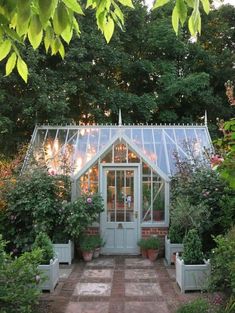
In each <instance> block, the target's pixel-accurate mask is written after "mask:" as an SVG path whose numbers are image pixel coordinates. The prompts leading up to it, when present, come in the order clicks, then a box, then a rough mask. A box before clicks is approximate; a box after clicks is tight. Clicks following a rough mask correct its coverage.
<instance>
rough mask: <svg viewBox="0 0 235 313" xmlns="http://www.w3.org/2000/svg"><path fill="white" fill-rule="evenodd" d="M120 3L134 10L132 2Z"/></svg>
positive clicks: (121, 1) (125, 0)
mask: <svg viewBox="0 0 235 313" xmlns="http://www.w3.org/2000/svg"><path fill="white" fill-rule="evenodd" d="M118 1H119V2H120V3H121V4H122V5H124V6H126V7H129V8H133V9H134V6H133V3H132V0H118Z"/></svg>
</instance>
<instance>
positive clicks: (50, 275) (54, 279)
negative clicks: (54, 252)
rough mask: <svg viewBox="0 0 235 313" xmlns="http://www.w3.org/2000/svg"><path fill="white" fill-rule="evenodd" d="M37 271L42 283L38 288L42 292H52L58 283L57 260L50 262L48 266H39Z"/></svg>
mask: <svg viewBox="0 0 235 313" xmlns="http://www.w3.org/2000/svg"><path fill="white" fill-rule="evenodd" d="M38 269H39V270H40V272H41V276H42V277H43V282H42V283H41V284H40V288H41V289H42V290H49V291H50V292H53V291H54V289H55V286H56V285H57V283H58V281H59V276H60V273H59V260H58V259H57V258H56V259H54V260H51V261H50V264H47V265H44V264H43V265H39V266H38Z"/></svg>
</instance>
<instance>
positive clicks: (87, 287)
mask: <svg viewBox="0 0 235 313" xmlns="http://www.w3.org/2000/svg"><path fill="white" fill-rule="evenodd" d="M66 271H69V268H68V267H67V269H64V272H65V278H63V277H62V278H61V279H60V282H59V285H58V286H57V287H56V289H55V291H54V293H53V294H46V293H44V294H43V296H42V301H43V302H44V301H45V302H46V303H47V304H48V306H49V308H50V310H49V312H50V313H174V312H175V310H176V308H177V307H178V306H179V304H181V303H183V302H186V301H189V300H191V299H192V298H195V297H196V296H198V293H196V294H195V293H193V294H185V295H182V294H181V293H180V290H179V288H178V287H177V286H176V283H175V281H174V277H173V275H172V274H173V269H169V268H166V267H165V265H164V262H163V259H160V260H157V261H156V262H153V263H152V262H150V261H149V260H147V259H142V258H139V257H124V256H122V257H120V256H118V257H101V258H99V259H96V260H94V261H92V262H89V263H84V262H82V261H81V262H79V263H75V264H74V265H73V266H72V271H71V270H70V272H71V273H70V275H69V276H68V275H67V276H68V277H67V278H66ZM68 273H69V272H68Z"/></svg>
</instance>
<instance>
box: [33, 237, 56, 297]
mask: <svg viewBox="0 0 235 313" xmlns="http://www.w3.org/2000/svg"><path fill="white" fill-rule="evenodd" d="M33 248H34V249H36V248H40V249H41V250H42V261H41V262H42V263H41V264H40V265H39V266H38V269H39V270H40V271H41V272H42V275H43V277H44V278H45V280H43V282H42V283H41V284H40V287H41V288H42V290H49V291H50V292H52V291H53V290H54V288H55V286H56V285H57V283H58V281H59V260H58V258H55V256H54V251H53V245H52V242H51V240H50V238H49V237H48V236H47V234H45V233H43V232H40V233H39V234H38V235H37V236H36V239H35V242H34V244H33Z"/></svg>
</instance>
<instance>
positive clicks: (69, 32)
mask: <svg viewBox="0 0 235 313" xmlns="http://www.w3.org/2000/svg"><path fill="white" fill-rule="evenodd" d="M61 37H62V38H63V39H64V41H65V42H67V44H69V43H70V40H71V39H72V37H73V29H72V27H71V25H68V26H67V27H66V28H65V30H64V31H63V32H62V33H61Z"/></svg>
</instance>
